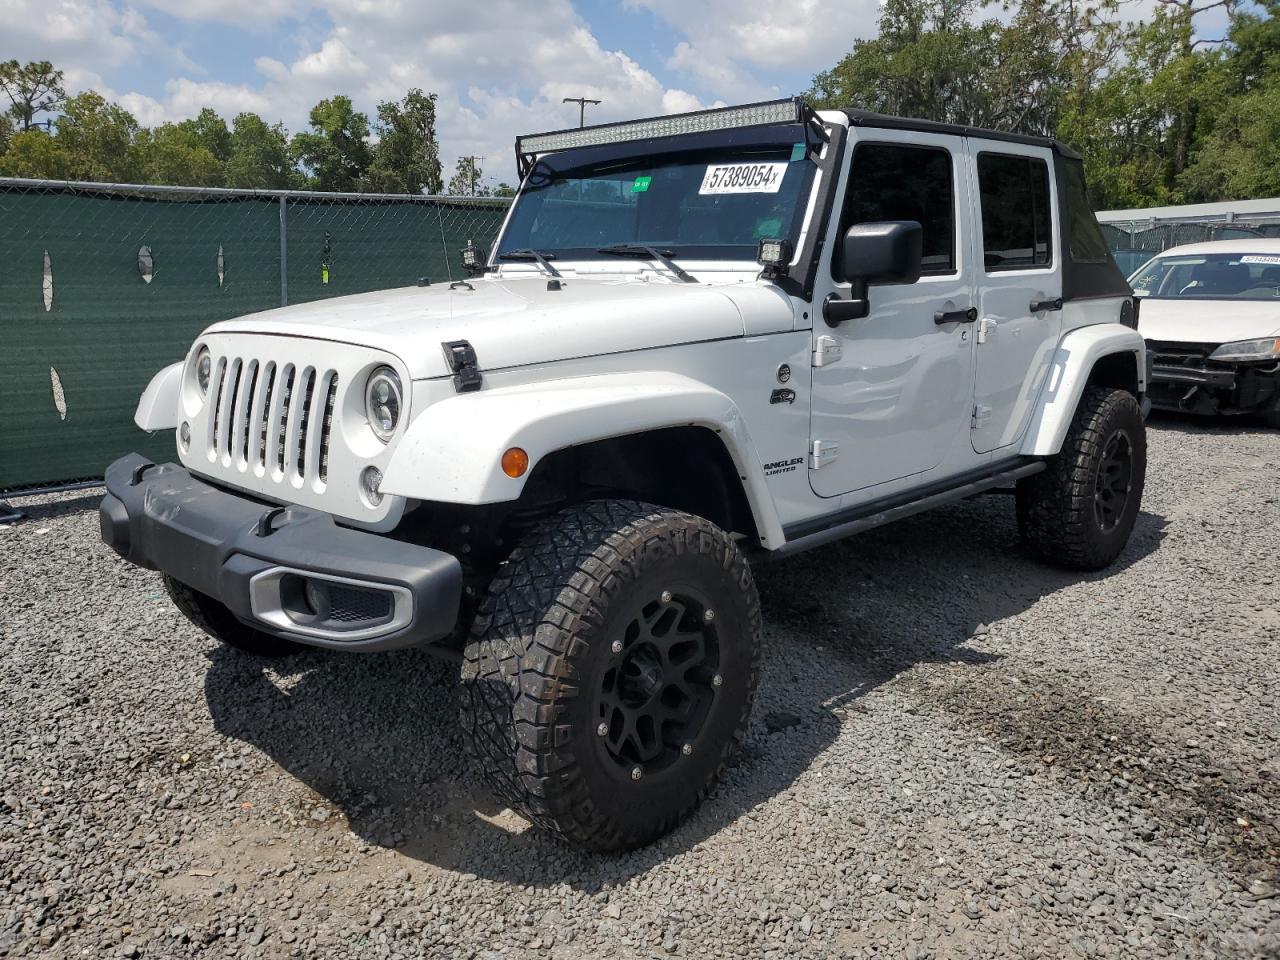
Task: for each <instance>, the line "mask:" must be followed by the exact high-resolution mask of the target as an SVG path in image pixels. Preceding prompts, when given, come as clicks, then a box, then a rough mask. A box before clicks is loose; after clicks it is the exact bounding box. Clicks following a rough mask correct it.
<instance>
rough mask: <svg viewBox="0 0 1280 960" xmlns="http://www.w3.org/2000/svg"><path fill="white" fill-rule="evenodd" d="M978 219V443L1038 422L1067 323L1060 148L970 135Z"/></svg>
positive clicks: (985, 447)
mask: <svg viewBox="0 0 1280 960" xmlns="http://www.w3.org/2000/svg"><path fill="white" fill-rule="evenodd" d="M968 146H969V155H970V163H971V171H972V172H971V178H972V179H971V181H970V182H971V184H972V192H973V196H974V199H975V204H976V208H977V214H976V218H975V219H976V220H977V222H978V223H979V224H980V236H981V243H982V246H981V250H980V255H979V259H978V262H979V265H980V266H979V270H980V271H981V280H980V281H979V284H978V286H979V298H978V300H979V302H978V315H979V319H978V325H977V327H978V328H977V331H976V338H975V339H976V340H977V345H976V348H975V355H976V371H975V379H974V393H973V420H972V423H973V449H974V450H975V451H977V452H978V453H987V452H989V451H998V450H1000V449H1002V448H1004V447H1009V446H1012V445H1013V444H1015V443H1017V442H1018V441H1019V440H1020V439H1021V438H1022V435H1023V433H1024V432H1025V430H1026V428H1027V424H1028V423H1029V422H1030V420H1031V413H1032V411H1033V409H1034V406H1035V402H1036V399H1037V397H1038V396H1039V394H1040V388H1041V386H1042V385H1043V384H1044V378H1045V376H1047V375H1048V371H1049V361H1050V358H1051V357H1052V355H1053V351H1054V349H1055V348H1056V346H1057V343H1058V336H1059V332H1060V328H1061V320H1062V309H1061V308H1062V299H1061V298H1062V268H1061V259H1062V257H1061V252H1060V251H1059V250H1057V249H1056V244H1055V242H1054V238H1055V237H1058V236H1060V235H1061V234H1060V232H1059V229H1058V213H1057V211H1058V203H1057V197H1056V193H1057V187H1056V185H1055V183H1054V177H1053V153H1052V151H1050V150H1049V149H1048V148H1047V147H1038V146H1028V145H1023V144H1013V143H1003V142H998V141H983V140H974V139H971V140H969V141H968Z"/></svg>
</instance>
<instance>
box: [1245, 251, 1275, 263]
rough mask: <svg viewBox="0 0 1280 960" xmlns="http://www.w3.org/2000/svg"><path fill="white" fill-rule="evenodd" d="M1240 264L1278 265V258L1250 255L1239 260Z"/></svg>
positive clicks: (1259, 254) (1256, 254) (1258, 254)
mask: <svg viewBox="0 0 1280 960" xmlns="http://www.w3.org/2000/svg"><path fill="white" fill-rule="evenodd" d="M1240 262H1241V263H1275V264H1280V257H1277V256H1267V255H1266V254H1261V253H1251V254H1248V255H1247V256H1243V257H1241V258H1240Z"/></svg>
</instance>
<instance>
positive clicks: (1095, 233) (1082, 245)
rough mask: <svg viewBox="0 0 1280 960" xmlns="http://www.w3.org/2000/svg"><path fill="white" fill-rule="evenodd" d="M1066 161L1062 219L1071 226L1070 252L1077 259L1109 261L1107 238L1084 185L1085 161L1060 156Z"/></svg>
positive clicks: (1063, 175)
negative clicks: (1099, 224) (1083, 162)
mask: <svg viewBox="0 0 1280 960" xmlns="http://www.w3.org/2000/svg"><path fill="white" fill-rule="evenodd" d="M1058 163H1059V164H1061V165H1062V178H1061V180H1060V181H1059V185H1060V186H1061V187H1062V188H1063V196H1062V201H1061V202H1062V219H1063V221H1064V222H1065V223H1066V227H1067V230H1066V232H1067V252H1068V253H1070V254H1071V259H1072V260H1074V261H1075V262H1076V263H1106V261H1107V241H1106V240H1105V239H1104V238H1103V236H1102V228H1101V227H1099V226H1098V219H1097V218H1096V217H1095V216H1094V215H1093V209H1092V208H1091V207H1090V205H1089V194H1088V191H1087V190H1086V189H1085V185H1084V165H1083V164H1082V163H1080V161H1079V160H1071V159H1069V158H1065V157H1059V158H1058Z"/></svg>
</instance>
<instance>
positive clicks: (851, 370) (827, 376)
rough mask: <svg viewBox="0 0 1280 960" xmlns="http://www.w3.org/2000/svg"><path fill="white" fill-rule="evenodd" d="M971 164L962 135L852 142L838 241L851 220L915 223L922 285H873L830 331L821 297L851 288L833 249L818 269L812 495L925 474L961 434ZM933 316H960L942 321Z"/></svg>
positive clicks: (969, 361)
mask: <svg viewBox="0 0 1280 960" xmlns="http://www.w3.org/2000/svg"><path fill="white" fill-rule="evenodd" d="M968 171H969V161H968V158H967V156H966V154H965V147H964V141H963V140H962V139H961V138H959V137H952V136H944V135H933V134H924V133H919V132H914V131H913V132H905V131H895V130H875V131H874V132H871V133H869V137H868V139H859V140H858V141H857V142H856V143H855V145H854V152H853V159H852V161H851V167H850V171H849V179H848V184H847V186H846V190H845V197H844V202H843V205H842V210H843V212H842V215H841V217H840V225H839V231H838V233H837V234H836V236H837V238H839V237H842V236H843V235H844V232H845V231H846V230H847V229H848V228H849V227H851V226H853V225H854V224H857V223H866V222H874V221H883V220H915V221H918V222H919V223H920V224H921V226H922V227H923V228H924V262H923V271H922V274H921V277H920V280H919V281H918V282H916V283H913V284H899V285H884V286H873V287H871V289H870V293H869V300H870V303H871V312H870V314H869V315H868V316H866V317H864V318H863V319H861V320H851V321H846V322H845V323H842V324H840V325H839V326H838V327H835V328H834V329H833V328H831V327H829V326H827V325H826V324H825V323H824V322H823V320H822V317H821V306H820V304H821V301H822V298H823V297H824V296H825V295H826V294H827V293H829V292H830V293H834V294H835V295H836V296H838V297H840V298H842V299H847V298H848V297H849V295H850V288H849V284H848V283H847V282H845V280H844V278H843V277H840V276H836V275H834V274H833V269H834V270H838V264H839V251H838V249H835V250H833V251H832V256H831V257H829V258H828V261H827V263H826V264H824V265H823V267H822V269H821V273H820V275H819V283H818V285H817V288H816V290H817V296H816V297H815V298H814V303H815V307H816V308H817V311H818V315H817V316H815V317H814V321H813V333H814V343H815V351H814V365H815V366H814V370H813V410H812V415H811V438H812V442H813V449H812V450H811V451H810V470H809V478H810V484H811V486H812V488H813V491H814V493H816V494H818V495H819V496H822V497H836V496H839V495H841V494H844V493H849V492H851V491H855V490H862V489H865V488H869V487H874V486H875V485H877V484H883V483H886V482H888V481H892V480H896V479H899V478H901V477H907V476H911V475H913V474H918V473H922V472H924V471H926V470H929V469H930V468H932V467H934V466H936V465H937V464H938V463H939V462H940V461H941V460H942V458H943V456H944V454H945V452H946V450H947V448H948V446H949V445H950V444H951V443H953V442H954V441H955V440H956V439H957V438H963V436H964V435H965V434H966V433H967V432H968V421H969V413H970V411H969V398H970V397H971V396H972V392H973V386H972V384H973V366H972V365H973V351H972V348H973V334H972V328H973V324H972V323H968V322H966V320H965V317H964V315H965V311H966V310H968V309H969V308H970V307H974V306H976V303H975V301H974V294H973V281H972V274H973V269H972V265H971V259H972V258H971V256H970V249H969V247H968V245H967V244H966V242H965V239H964V238H965V237H966V236H968V232H969V231H968V230H967V226H968V217H969V215H970V213H969V211H970V204H969V183H970V177H969V172H968ZM838 246H839V243H838V239H837V243H836V244H834V245H833V247H836V248H838ZM833 264H835V265H837V266H836V267H835V268H833V266H832V265H833ZM940 315H946V316H949V317H954V318H957V319H955V320H953V321H950V322H941V323H940V322H938V319H939V318H940ZM837 352H838V354H839V358H838V359H834V360H832V359H829V358H830V357H832V356H834V355H835V354H836V353H837Z"/></svg>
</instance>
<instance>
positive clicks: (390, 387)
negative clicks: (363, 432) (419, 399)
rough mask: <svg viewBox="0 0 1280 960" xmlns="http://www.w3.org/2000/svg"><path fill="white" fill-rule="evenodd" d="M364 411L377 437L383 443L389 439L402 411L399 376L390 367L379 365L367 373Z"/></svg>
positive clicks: (402, 401)
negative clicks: (367, 380)
mask: <svg viewBox="0 0 1280 960" xmlns="http://www.w3.org/2000/svg"><path fill="white" fill-rule="evenodd" d="M364 412H365V416H367V417H368V418H369V426H370V427H372V428H373V432H374V433H376V434H377V435H378V439H379V440H381V441H382V442H383V443H386V442H387V441H388V440H390V439H391V437H392V435H393V434H394V433H395V432H396V427H397V426H398V425H399V423H400V415H401V413H403V412H404V400H403V395H402V393H401V391H400V378H399V377H398V376H396V372H395V371H394V370H392V369H391V368H390V367H379V368H378V369H377V370H375V371H373V373H371V374H369V382H368V384H367V385H366V386H365V388H364Z"/></svg>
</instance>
